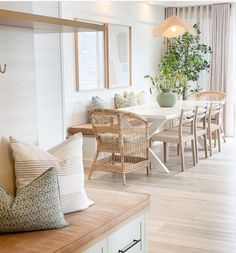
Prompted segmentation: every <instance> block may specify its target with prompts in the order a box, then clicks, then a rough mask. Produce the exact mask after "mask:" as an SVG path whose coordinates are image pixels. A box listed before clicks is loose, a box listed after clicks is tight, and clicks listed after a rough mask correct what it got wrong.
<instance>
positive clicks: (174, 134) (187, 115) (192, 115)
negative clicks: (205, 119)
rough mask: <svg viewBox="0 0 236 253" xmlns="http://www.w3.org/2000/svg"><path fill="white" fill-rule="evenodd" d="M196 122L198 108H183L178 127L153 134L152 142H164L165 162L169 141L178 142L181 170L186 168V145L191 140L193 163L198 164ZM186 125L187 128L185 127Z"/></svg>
mask: <svg viewBox="0 0 236 253" xmlns="http://www.w3.org/2000/svg"><path fill="white" fill-rule="evenodd" d="M195 122H196V109H194V110H193V111H189V110H182V111H181V115H180V118H179V125H178V126H177V127H173V128H169V129H166V130H164V131H163V132H159V133H156V134H154V135H153V136H151V141H150V142H151V144H152V143H153V142H154V141H160V142H163V152H164V162H167V149H168V146H167V143H173V144H178V146H179V150H180V158H181V170H182V171H184V170H185V162H184V146H185V143H187V142H189V141H190V142H191V148H192V159H193V165H194V166H195V165H196V157H195V152H196V150H195V141H194V127H195ZM185 127H186V129H185Z"/></svg>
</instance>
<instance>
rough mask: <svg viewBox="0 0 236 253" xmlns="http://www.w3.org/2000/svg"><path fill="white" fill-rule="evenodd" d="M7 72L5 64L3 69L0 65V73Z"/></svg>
mask: <svg viewBox="0 0 236 253" xmlns="http://www.w3.org/2000/svg"><path fill="white" fill-rule="evenodd" d="M6 70H7V64H4V67H3V69H2V65H0V73H2V74H4V73H5V72H6Z"/></svg>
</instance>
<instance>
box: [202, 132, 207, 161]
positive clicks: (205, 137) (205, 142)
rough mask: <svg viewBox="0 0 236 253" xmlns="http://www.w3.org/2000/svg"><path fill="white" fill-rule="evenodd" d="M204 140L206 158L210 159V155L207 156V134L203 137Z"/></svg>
mask: <svg viewBox="0 0 236 253" xmlns="http://www.w3.org/2000/svg"><path fill="white" fill-rule="evenodd" d="M203 139H204V149H205V157H206V158H207V157H208V154H207V134H204V135H203Z"/></svg>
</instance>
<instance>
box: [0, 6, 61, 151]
mask: <svg viewBox="0 0 236 253" xmlns="http://www.w3.org/2000/svg"><path fill="white" fill-rule="evenodd" d="M58 6H59V5H58V3H57V2H33V3H32V2H0V8H2V9H8V10H15V11H23V12H29V13H31V12H32V13H35V14H41V15H48V16H55V17H58V15H59V8H58ZM0 60H1V63H5V62H6V63H7V64H8V68H7V73H6V74H4V75H0V136H9V135H13V136H16V137H18V138H20V139H23V140H26V141H29V142H32V143H37V144H39V145H40V146H41V147H43V148H45V149H47V148H50V147H52V146H54V145H56V144H58V143H60V142H61V141H62V140H63V139H64V128H63V113H62V105H63V102H62V83H61V50H60V35H59V34H34V32H33V31H32V30H28V29H18V28H9V27H1V28H0Z"/></svg>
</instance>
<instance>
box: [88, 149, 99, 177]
mask: <svg viewBox="0 0 236 253" xmlns="http://www.w3.org/2000/svg"><path fill="white" fill-rule="evenodd" d="M98 155H99V152H98V151H97V152H96V154H95V157H94V159H93V163H92V166H91V169H90V172H89V175H88V180H90V179H91V177H92V174H93V168H94V165H95V163H96V161H97V159H98Z"/></svg>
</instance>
